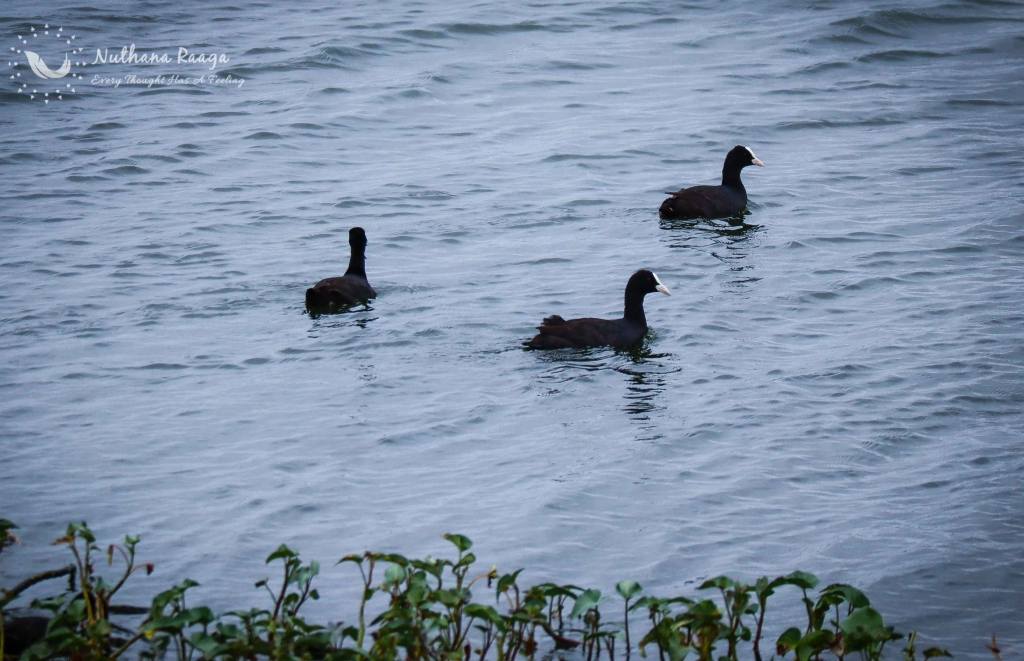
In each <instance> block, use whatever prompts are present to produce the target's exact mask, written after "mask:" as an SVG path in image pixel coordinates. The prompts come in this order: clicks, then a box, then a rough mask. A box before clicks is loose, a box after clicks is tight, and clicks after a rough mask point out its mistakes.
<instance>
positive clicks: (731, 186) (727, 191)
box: [658, 145, 764, 220]
mask: <svg viewBox="0 0 1024 661" xmlns="http://www.w3.org/2000/svg"><path fill="white" fill-rule="evenodd" d="M748 165H757V166H760V167H764V163H762V162H761V161H760V160H759V159H758V158H757V157H756V156H754V152H752V151H750V150H749V149H748V148H746V147H744V146H742V145H736V146H735V147H733V148H732V151H730V152H729V154H728V155H727V156H726V157H725V165H724V166H722V185H721V186H694V187H692V188H683V189H680V190H678V191H676V192H674V193H673V192H671V191H667V194H668V195H671V196H672V197H670V198H668V199H667V200H665V201H664V202H662V203H661V208H660V209H658V214H659V215H660V216H661V217H662V218H672V219H679V220H683V219H687V218H728V217H730V216H735V215H736V214H738V213H740V212H741V211H743V209H745V208H746V206H747V189H745V188H744V187H743V182H742V181H740V170H742V169H743V168H745V167H747V166H748Z"/></svg>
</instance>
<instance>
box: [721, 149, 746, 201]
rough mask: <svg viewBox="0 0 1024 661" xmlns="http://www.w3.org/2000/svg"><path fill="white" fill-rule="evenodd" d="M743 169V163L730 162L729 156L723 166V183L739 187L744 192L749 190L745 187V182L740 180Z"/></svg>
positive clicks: (731, 186)
mask: <svg viewBox="0 0 1024 661" xmlns="http://www.w3.org/2000/svg"><path fill="white" fill-rule="evenodd" d="M742 169H743V166H742V165H738V164H736V163H733V162H730V159H728V158H727V159H725V166H723V167H722V185H723V186H729V187H730V188H738V189H739V190H741V191H743V192H744V193H745V192H747V189H745V188H744V187H743V182H742V181H740V171H741V170H742Z"/></svg>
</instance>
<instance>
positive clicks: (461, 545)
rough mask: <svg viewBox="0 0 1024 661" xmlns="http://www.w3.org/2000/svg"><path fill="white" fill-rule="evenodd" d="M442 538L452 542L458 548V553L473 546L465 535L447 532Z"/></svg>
mask: <svg viewBox="0 0 1024 661" xmlns="http://www.w3.org/2000/svg"><path fill="white" fill-rule="evenodd" d="M444 538H445V539H447V540H448V541H449V542H451V543H452V544H454V545H455V548H457V549H458V550H459V553H465V552H466V551H468V550H469V549H471V548H472V547H473V542H471V541H470V539H469V537H466V536H465V535H457V534H455V533H448V534H447V535H444Z"/></svg>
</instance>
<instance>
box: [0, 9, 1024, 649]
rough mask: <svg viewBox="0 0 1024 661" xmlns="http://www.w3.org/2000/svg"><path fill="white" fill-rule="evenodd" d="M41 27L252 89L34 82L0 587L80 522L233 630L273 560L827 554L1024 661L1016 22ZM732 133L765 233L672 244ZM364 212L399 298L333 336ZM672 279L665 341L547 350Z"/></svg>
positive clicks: (659, 17)
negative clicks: (540, 329)
mask: <svg viewBox="0 0 1024 661" xmlns="http://www.w3.org/2000/svg"><path fill="white" fill-rule="evenodd" d="M44 24H45V25H49V26H51V28H52V27H53V26H57V27H61V28H63V29H64V31H63V32H62V33H61V34H62V35H67V34H68V33H73V34H74V36H75V44H78V45H79V46H80V47H83V48H85V51H84V52H82V53H80V54H78V56H79V57H80V58H85V59H86V61H88V62H90V63H91V62H92V61H93V60H94V58H95V50H96V49H98V48H105V49H109V51H110V52H120V48H121V47H122V46H127V45H129V44H135V45H136V47H137V48H138V49H139V50H140V51H142V52H147V53H148V52H156V53H165V52H166V53H171V54H172V56H173V55H175V54H176V53H177V49H178V48H179V47H185V48H187V49H189V51H190V52H195V53H223V54H226V55H227V56H228V57H229V58H230V60H229V62H227V63H226V64H222V65H218V66H217V67H216V69H215V73H216V75H217V76H218V77H226V76H228V75H230V76H232V77H234V78H236V79H243V80H244V83H243V84H241V85H240V86H238V85H237V84H226V85H225V84H220V85H214V84H209V83H204V84H196V85H183V84H156V85H154V86H153V87H146V86H144V85H131V84H121V85H119V86H117V87H113V86H109V85H100V84H92V81H93V80H94V77H95V76H100V77H117V76H122V77H123V76H125V75H128V74H131V73H135V74H137V75H140V76H153V75H155V74H164V75H166V76H170V75H175V74H176V75H178V76H181V77H189V76H192V77H198V76H200V75H207V74H209V67H208V66H207V65H200V64H191V65H189V64H187V63H186V64H180V65H179V64H178V63H177V62H176V61H175V62H172V63H170V64H157V65H149V66H146V65H139V64H132V65H128V64H116V63H110V62H108V63H107V64H102V63H101V64H97V65H94V66H82V65H78V64H75V63H74V62H72V64H73V67H72V75H74V76H78V75H81V76H82V78H73V79H71V78H67V77H66V78H64V79H61V81H60V82H58V83H55V87H54V90H57V89H63V90H66V89H68V88H66V87H56V85H61V84H64V85H66V84H67V83H64V82H63V81H65V80H73V81H74V83H75V85H74V88H75V91H74V92H73V93H67V92H66V91H65V92H63V93H62V94H61V95H60V98H57V99H52V100H51V97H39V94H45V93H47V89H48V88H45V87H43V88H42V89H41V91H40V92H39V93H38V94H37V95H36V96H37V98H35V99H29V98H26V94H29V92H28V91H27V88H24V89H25V91H24V92H17V91H16V89H17V87H16V85H18V80H19V77H18V76H16V77H15V79H13V80H12V79H10V78H9V76H10V75H15V73H21V74H22V75H21V77H20V79H24V80H31V84H30V85H29V87H32V88H33V89H40V88H39V87H38V86H39V85H42V86H45V85H48V84H49V83H47V82H46V81H43V80H42V79H38V78H36V77H35V75H34V74H33V73H32V72H31V71H30V70H29V69H28V67H27V64H26V60H25V59H24V58H25V56H24V55H21V56H19V57H21V58H22V59H21V60H16V59H11V60H4V61H2V62H0V67H6V68H4V76H3V78H2V81H0V200H2V203H0V232H2V236H3V240H2V243H0V334H2V335H0V444H2V446H0V447H2V460H0V503H2V512H0V514H2V515H3V516H5V517H7V518H11V519H13V520H15V521H17V522H19V523H20V524H22V526H23V531H22V532H23V533H24V534H23V535H22V537H23V540H24V541H25V545H24V546H22V547H19V548H17V549H15V550H14V551H12V552H10V553H9V554H8V553H5V554H4V557H5V561H4V565H3V567H2V568H0V578H2V579H3V581H4V582H5V583H7V582H10V581H11V580H12V579H13V578H14V577H15V576H22V575H24V574H25V573H27V572H28V571H32V570H35V569H42V568H45V567H51V566H55V565H57V564H58V563H59V562H62V561H63V558H62V557H60V556H57V555H55V553H56V552H55V551H53V550H51V549H50V548H49V547H47V546H46V544H47V542H49V540H50V539H51V538H52V537H55V536H56V535H57V534H58V532H59V530H60V529H61V528H62V526H63V525H64V524H65V523H66V522H67V521H68V520H72V519H81V518H85V519H87V520H88V521H89V522H90V523H92V524H93V526H94V527H95V528H96V529H97V531H98V533H99V534H100V536H101V539H104V540H113V539H116V538H117V537H119V536H120V535H122V534H124V533H126V532H135V533H139V534H141V535H142V537H143V545H142V546H141V547H140V551H141V554H142V556H143V557H144V558H145V559H147V560H153V561H156V562H157V564H158V570H157V573H156V574H155V575H154V576H153V577H151V578H148V579H144V580H143V579H140V580H139V582H138V587H137V588H136V592H135V593H133V594H134V595H139V596H140V599H141V595H145V594H152V592H155V591H156V590H157V589H158V588H163V587H164V586H166V585H169V584H170V583H171V582H172V581H177V580H178V579H180V578H181V577H183V576H186V575H187V576H191V577H192V578H195V579H197V580H199V581H200V582H202V583H203V588H202V591H201V593H200V595H199V598H200V599H202V600H205V601H207V602H209V603H211V604H213V605H215V606H218V607H225V608H226V607H235V606H240V605H248V604H249V603H255V602H256V601H257V600H258V599H259V595H258V594H257V593H255V592H252V593H251V596H250V591H251V590H252V588H251V584H252V581H253V580H256V579H258V578H261V577H262V576H263V575H264V573H265V571H266V570H264V569H263V568H262V559H263V557H264V556H265V555H266V553H268V552H269V551H270V550H271V549H272V548H274V547H275V546H276V545H277V544H278V543H280V542H287V543H289V544H292V545H294V546H295V547H297V548H299V549H301V550H302V551H303V552H304V554H305V555H306V556H307V557H312V558H319V559H320V560H322V561H324V562H325V563H330V562H332V561H333V560H334V559H336V558H337V557H340V556H341V555H343V554H345V553H348V552H352V551H359V550H362V549H364V548H378V549H396V550H401V551H403V552H406V553H422V554H426V553H440V552H444V551H445V547H446V544H445V542H443V541H442V540H440V538H439V536H440V535H441V534H442V533H444V532H449V531H458V532H462V533H464V534H466V535H469V536H470V537H471V538H473V539H474V540H475V541H476V543H477V549H476V550H477V555H478V556H479V557H480V558H481V561H482V562H484V563H485V564H486V565H488V566H489V565H490V564H491V563H497V564H498V565H499V566H500V567H502V568H505V569H513V568H516V567H520V566H525V567H527V568H528V571H527V573H526V574H525V578H526V580H527V582H529V581H542V580H549V579H550V580H557V581H561V582H572V583H576V584H580V585H592V586H595V587H599V588H602V589H604V590H609V589H611V587H612V586H613V584H614V581H616V580H619V579H622V578H627V577H631V578H636V579H637V580H639V581H640V582H641V583H642V584H643V585H644V586H645V587H646V588H647V589H649V590H652V591H655V592H659V593H662V594H666V593H675V592H684V593H685V592H687V591H690V590H692V587H693V586H692V584H691V583H690V582H691V581H693V580H696V579H699V578H700V577H706V576H711V575H715V574H718V573H723V572H724V573H729V574H732V575H735V576H736V577H738V578H748V579H750V578H754V577H756V576H758V575H761V574H764V573H767V574H775V573H782V572H789V571H791V570H793V569H797V568H801V569H805V570H808V571H813V572H816V573H818V574H819V575H820V576H821V577H822V579H823V580H825V581H828V582H832V581H849V582H853V583H855V584H857V585H860V586H862V587H864V588H865V589H866V590H867V592H868V594H869V595H870V596H872V597H873V600H874V602H875V603H876V605H878V606H879V608H880V609H881V610H882V611H883V613H885V614H887V615H889V616H890V617H891V619H892V620H893V623H894V624H896V625H897V627H898V628H900V629H901V630H904V631H905V630H909V629H920V630H921V631H922V637H923V638H924V639H925V641H926V643H927V644H934V643H938V644H941V645H944V646H947V647H949V648H950V649H951V650H952V651H954V652H955V653H956V654H957V656H958V657H959V658H984V657H986V656H987V655H988V653H987V651H985V650H984V648H983V642H984V641H985V640H986V639H987V638H988V636H990V635H991V634H992V633H996V634H998V635H999V636H1000V640H1001V641H1002V642H1003V643H1004V644H1005V646H1006V648H1007V650H1012V649H1017V650H1018V651H1019V649H1020V645H1022V644H1024V626H1022V624H1024V615H1022V614H1021V612H1020V610H1019V603H1020V595H1021V594H1022V593H1024V482H1022V478H1024V458H1022V448H1024V439H1022V436H1024V435H1022V433H1021V428H1022V424H1024V410H1022V409H1024V407H1022V404H1024V385H1022V381H1021V377H1022V374H1024V350H1022V344H1021V339H1022V331H1024V313H1022V309H1021V298H1022V295H1024V269H1022V267H1024V204H1022V200H1024V195H1022V194H1024V154H1022V148H1024V112H1022V110H1024V77H1022V73H1024V5H1022V4H1021V3H1018V2H997V1H985V2H961V3H930V2H919V3H911V4H907V3H890V4H884V3H875V4H872V3H866V2H815V3H811V4H810V6H806V5H805V3H790V2H782V1H773V2H769V3H763V4H761V5H758V6H754V5H751V6H749V8H748V7H746V6H741V5H739V4H721V3H713V2H697V3H692V4H669V3H662V2H635V3H621V4H600V3H565V4H555V3H533V4H515V3H401V4H399V3H394V4H390V5H382V4H379V3H369V2H367V3H355V2H346V3H322V4H317V3H313V2H309V3H303V4H301V6H291V5H288V6H283V5H282V6H277V5H275V4H270V3H255V4H248V3H238V4H223V3H210V4H209V5H207V6H203V7H198V6H189V7H184V6H182V5H180V4H179V3H170V2H133V3H114V2H111V3H107V4H103V5H100V6H95V7H91V6H84V5H77V6H75V7H66V6H63V5H60V4H58V3H38V4H35V5H29V4H28V3H6V4H4V5H3V6H2V7H0V41H2V43H0V46H2V47H3V51H4V52H5V53H11V51H10V50H9V48H10V47H12V46H15V45H18V44H20V46H19V48H20V47H22V46H24V48H25V49H28V46H27V45H25V44H21V42H19V40H18V39H16V35H19V34H22V33H25V34H26V35H30V34H32V33H31V30H30V28H32V27H35V28H36V29H37V30H38V29H41V26H43V25H44ZM26 31H28V32H26ZM25 38H26V41H28V40H29V37H25ZM47 38H49V39H50V41H47V40H46V39H47ZM31 39H34V40H35V41H34V42H32V43H36V42H38V43H39V44H40V46H37V47H35V48H36V50H37V51H38V53H39V55H40V56H42V58H43V59H44V60H45V61H46V62H47V64H48V66H49V67H50V68H51V69H53V70H56V69H57V68H58V65H59V64H60V63H61V61H62V60H63V55H64V53H65V52H67V49H68V48H73V47H74V46H68V45H66V44H65V45H62V44H61V43H60V42H59V41H58V40H56V39H53V38H52V35H43V36H42V37H31ZM14 56H18V53H17V49H16V50H15V51H14ZM14 56H10V55H9V57H14ZM86 56H88V57H86ZM70 59H71V60H74V61H75V62H77V61H81V60H75V58H74V56H72V57H71V58H70ZM15 61H18V62H19V63H20V64H19V66H17V67H14V66H8V64H9V62H11V63H13V62H15ZM11 72H15V73H11ZM30 77H31V78H30ZM36 81H38V82H36ZM22 84H24V83H22ZM53 95H54V96H56V91H54V93H53ZM46 100H50V102H49V103H45V101H46ZM41 101H43V102H42V103H41ZM736 144H744V145H747V146H749V147H750V148H751V149H753V150H754V152H755V153H756V154H757V156H758V157H759V158H761V159H762V160H763V161H764V162H765V164H766V165H767V167H766V168H764V169H763V170H762V169H760V168H751V169H748V170H746V171H745V173H744V181H745V182H746V185H747V189H748V191H749V194H750V204H749V206H750V210H751V214H750V216H748V217H747V223H748V225H747V226H746V227H743V228H734V227H730V226H728V225H727V224H725V223H720V222H700V223H679V222H662V221H659V219H658V217H657V212H656V210H657V207H658V205H659V204H660V202H661V200H662V199H663V198H664V195H663V194H662V191H665V190H673V189H675V188H678V187H679V186H682V185H692V184H698V183H716V181H717V178H718V176H719V173H720V170H721V164H722V160H723V158H724V155H725V153H726V152H727V151H728V150H729V149H730V148H731V147H732V146H734V145H736ZM754 170H756V171H754ZM354 225H359V226H362V227H364V228H365V229H366V232H367V235H368V236H369V241H370V243H369V247H368V250H367V260H368V261H367V271H368V276H369V279H370V282H371V283H372V284H373V285H374V287H375V288H376V289H377V291H378V293H379V298H378V299H377V300H376V301H375V302H374V303H373V304H372V306H371V309H368V310H357V311H354V312H351V313H349V314H342V315H333V316H323V317H320V318H317V319H311V318H310V317H309V316H308V315H305V314H304V312H303V292H304V290H305V288H306V287H308V286H309V285H310V284H312V283H313V282H315V281H316V280H318V279H320V278H321V277H324V276H328V275H340V274H341V273H342V272H343V271H344V268H345V264H346V262H347V259H348V246H347V232H348V229H349V228H350V227H352V226H354ZM640 267H647V268H651V269H653V270H654V271H656V272H657V273H658V275H659V276H660V277H661V279H662V280H663V281H664V282H665V284H666V285H668V286H669V287H670V288H671V290H672V292H673V296H672V297H671V298H666V297H663V296H657V297H653V296H652V297H649V298H648V302H647V317H648V320H649V323H650V324H651V326H652V332H651V335H650V338H649V342H648V344H647V348H646V351H645V352H644V353H643V354H642V355H640V356H630V355H626V354H616V353H614V352H611V351H605V350H595V351H590V352H586V353H577V354H551V355H544V354H540V353H536V352H524V351H522V350H521V348H520V343H521V342H522V341H523V340H524V339H527V338H528V337H530V335H531V334H532V332H533V326H534V325H536V324H537V323H539V321H540V320H541V318H542V317H544V316H546V315H548V314H552V313H559V314H562V315H563V316H566V317H570V316H613V315H616V314H618V313H620V311H621V298H622V289H623V287H624V285H625V281H626V279H627V278H628V276H629V274H630V273H631V272H632V271H634V270H635V269H637V268H640ZM8 555H9V556H10V557H8ZM355 585H356V581H355V577H354V576H352V575H351V572H349V571H346V570H344V569H331V570H325V572H324V575H323V576H322V581H321V588H322V589H321V591H322V592H323V593H324V595H325V601H327V602H331V601H333V603H335V604H336V603H338V601H339V600H340V599H341V598H342V597H343V596H344V595H349V594H350V593H351V591H352V589H353V588H354V586H355ZM240 601H241V602H244V603H240ZM791 606H792V608H791V609H790V612H792V613H796V612H797V611H796V610H795V608H796V605H795V603H794V604H792V605H791ZM321 613H324V611H321ZM325 616H331V617H335V618H337V617H350V616H351V614H350V613H338V612H334V611H330V612H326V615H325Z"/></svg>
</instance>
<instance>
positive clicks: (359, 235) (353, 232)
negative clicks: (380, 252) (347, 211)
mask: <svg viewBox="0 0 1024 661" xmlns="http://www.w3.org/2000/svg"><path fill="white" fill-rule="evenodd" d="M348 245H349V246H350V247H352V248H353V249H355V250H360V251H362V250H365V249H366V232H364V231H363V228H362V227H353V228H352V229H350V230H349V231H348Z"/></svg>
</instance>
